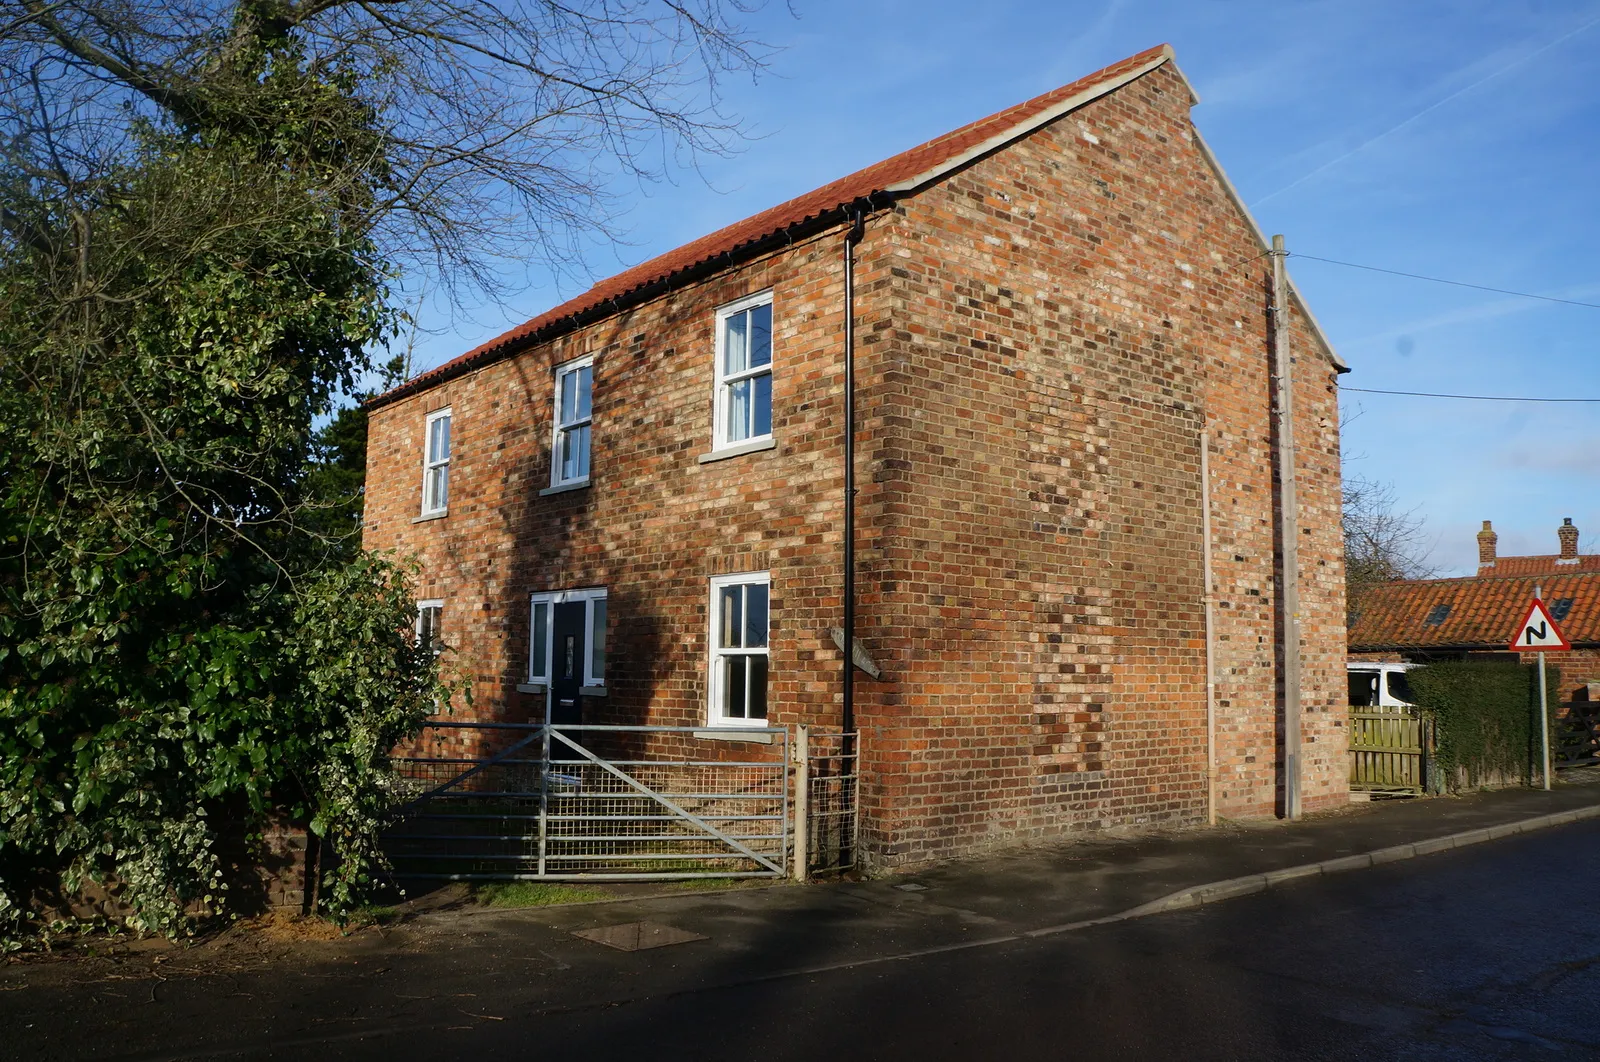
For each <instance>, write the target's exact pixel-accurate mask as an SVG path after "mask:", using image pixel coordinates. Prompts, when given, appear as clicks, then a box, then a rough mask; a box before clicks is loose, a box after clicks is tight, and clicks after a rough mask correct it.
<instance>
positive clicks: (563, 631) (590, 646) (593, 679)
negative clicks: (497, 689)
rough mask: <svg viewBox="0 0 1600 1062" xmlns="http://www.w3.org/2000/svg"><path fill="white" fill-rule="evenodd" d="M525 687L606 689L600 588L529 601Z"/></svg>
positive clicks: (541, 595)
mask: <svg viewBox="0 0 1600 1062" xmlns="http://www.w3.org/2000/svg"><path fill="white" fill-rule="evenodd" d="M528 681H529V682H546V683H553V682H564V683H574V684H576V685H579V686H591V687H592V686H604V685H605V684H606V591H605V588H604V587H590V588H588V589H584V590H558V591H553V592H550V593H538V594H534V595H533V596H532V597H531V598H530V599H529V616H528Z"/></svg>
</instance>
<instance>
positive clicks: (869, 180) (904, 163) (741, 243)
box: [369, 44, 1172, 408]
mask: <svg viewBox="0 0 1600 1062" xmlns="http://www.w3.org/2000/svg"><path fill="white" fill-rule="evenodd" d="M1171 55H1172V50H1171V48H1170V47H1168V46H1167V45H1165V44H1162V45H1158V46H1156V47H1154V48H1150V49H1147V50H1145V51H1142V52H1140V53H1139V54H1138V55H1133V56H1129V57H1128V58H1127V59H1124V60H1122V61H1121V62H1117V63H1113V64H1111V65H1110V66H1108V67H1106V68H1105V69H1103V70H1099V71H1096V72H1095V73H1093V74H1090V75H1089V76H1087V77H1083V78H1079V79H1078V80H1077V81H1074V82H1072V83H1071V84H1069V85H1063V86H1062V87H1060V88H1058V89H1054V90H1052V91H1050V92H1046V93H1045V94H1044V95H1042V96H1036V97H1034V98H1033V99H1031V100H1028V101H1026V102H1024V103H1019V104H1016V105H1015V106H1013V107H1008V108H1006V109H1005V110H1003V111H999V112H997V113H995V114H991V115H989V116H988V117H987V118H980V119H979V120H978V121H976V122H972V123H971V124H969V125H964V126H962V127H961V128H960V129H956V130H954V131H953V132H949V133H946V134H944V135H943V136H940V137H936V138H934V139H933V140H930V141H928V142H927V143H926V144H920V145H918V146H917V147H914V148H911V149H910V150H909V151H902V152H901V153H900V154H898V155H895V156H893V157H891V158H888V159H885V160H884V161H882V162H879V163H876V164H874V165H872V166H868V167H867V168H866V169H863V170H858V171H856V172H855V173H852V174H850V175H849V176H847V177H841V178H840V179H839V180H837V181H833V182H832V183H830V184H825V185H823V186H822V187H821V188H817V189H815V190H814V191H810V192H807V193H806V194H805V195H802V196H797V197H796V198H794V199H791V200H789V201H788V202H786V203H780V204H778V205H777V206H775V207H772V208H771V209H770V210H764V211H762V212H761V213H759V214H756V215H754V216H753V217H748V218H745V219H744V220H743V221H738V222H735V223H734V224H732V225H729V226H727V227H725V228H722V229H718V230H717V231H716V232H713V233H711V234H710V235H707V236H702V237H700V238H699V239H698V240H694V241H692V242H690V243H686V244H684V245H683V246H682V247H679V248H677V249H676V250H672V251H668V252H667V253H666V254H663V255H659V256H657V257H655V258H652V259H650V260H649V261H647V262H643V263H641V264H639V265H636V266H634V267H633V268H632V269H627V270H624V271H623V272H621V273H618V274H617V275H616V276H613V277H611V278H609V279H607V280H602V281H601V282H600V283H598V284H596V285H595V286H594V287H592V288H590V289H589V290H588V291H586V292H585V293H583V294H582V295H579V296H578V297H577V298H575V299H570V300H568V301H567V302H564V303H562V304H561V305H559V306H556V307H554V308H553V309H550V310H547V311H545V312H544V313H542V314H540V315H539V316H537V317H535V318H533V319H532V320H531V321H528V322H526V323H525V324H520V325H518V326H517V327H516V328H513V329H511V330H510V331H508V332H506V333H504V334H503V335H500V336H496V337H495V338H494V339H491V340H489V342H487V343H484V344H482V345H481V346H478V347H476V348H474V349H472V350H469V351H467V352H466V353H465V354H462V355H461V356H460V357H457V358H454V359H452V360H451V361H448V362H445V363H444V364H443V365H440V366H439V367H438V368H436V369H431V370H429V371H428V372H425V373H422V374H421V375H419V376H417V377H415V378H413V379H411V380H408V381H407V382H406V383H403V384H401V385H400V386H399V387H396V388H394V389H393V390H391V391H388V392H386V393H385V394H382V395H379V396H378V397H377V398H374V399H372V400H371V402H370V403H369V406H370V407H373V408H376V407H378V406H381V405H384V404H386V403H388V402H391V401H393V400H395V399H397V398H401V397H403V396H404V395H408V394H413V393H415V392H417V391H421V390H425V389H426V388H428V387H432V386H434V385H436V384H439V383H443V382H444V381H445V380H447V379H450V378H451V377H454V376H458V375H460V374H461V373H463V372H465V371H467V370H469V369H472V368H476V367H478V366H479V365H483V364H487V363H489V362H492V361H498V360H499V359H500V358H503V357H506V356H508V355H510V354H511V353H513V352H514V351H515V350H517V349H520V348H522V347H524V346H526V345H528V344H530V343H531V342H534V341H536V340H542V339H548V338H551V337H552V336H554V335H556V334H559V333H560V332H562V331H565V330H567V329H569V328H571V327H573V326H574V325H575V323H576V319H577V318H578V317H579V316H580V315H583V314H586V313H588V312H591V311H594V310H597V309H600V308H602V307H604V306H606V305H607V304H619V303H620V302H621V300H623V299H624V298H626V297H628V296H629V295H631V294H634V293H637V292H639V291H640V290H642V289H645V288H649V287H651V286H653V285H657V284H660V283H662V282H664V281H668V280H670V279H671V278H673V277H676V276H678V275H680V274H683V273H684V272H686V271H688V270H690V269H692V268H694V267H696V266H699V265H702V264H704V263H706V262H708V261H710V260H712V259H715V258H718V257H721V256H722V255H727V254H732V253H735V252H737V251H739V250H740V249H741V248H745V247H748V246H750V245H751V244H754V243H757V242H759V241H761V240H763V239H765V238H767V237H770V236H774V235H776V234H778V233H780V232H783V231H785V230H786V229H791V228H794V227H795V226H798V225H803V224H805V223H807V222H811V221H815V220H817V219H819V218H822V217H825V216H827V215H829V214H832V213H835V212H838V211H842V210H843V209H844V208H847V207H849V206H850V205H851V204H853V203H858V202H860V201H861V200H863V199H867V198H870V197H873V196H876V195H881V194H883V193H885V192H887V191H890V190H892V189H893V190H905V189H896V187H895V186H897V185H903V184H904V183H905V182H907V181H911V180H914V179H916V178H918V177H921V176H924V175H927V174H929V172H930V171H932V170H935V169H937V168H938V167H939V166H941V165H943V164H949V163H952V162H955V161H959V160H960V159H961V157H962V156H963V155H965V154H967V153H968V152H971V151H973V150H974V149H978V148H981V147H982V146H983V145H984V144H985V143H986V142H988V141H991V140H994V139H995V138H996V137H1001V136H1003V135H1004V134H1006V133H1007V131H1009V130H1017V131H1018V135H1020V134H1021V133H1022V132H1025V131H1026V130H1027V127H1028V124H1029V121H1030V120H1031V119H1035V118H1037V117H1038V116H1040V115H1042V114H1044V113H1045V112H1048V111H1049V110H1050V109H1051V108H1052V107H1056V106H1058V105H1060V104H1062V103H1065V102H1066V101H1069V100H1071V99H1072V98H1073V97H1074V96H1078V95H1080V94H1083V93H1085V92H1090V91H1092V90H1093V89H1095V88H1096V87H1098V86H1102V85H1110V83H1113V82H1117V81H1118V80H1119V79H1121V78H1124V77H1126V76H1129V75H1131V74H1132V73H1133V72H1135V71H1138V70H1139V68H1140V67H1145V66H1148V67H1150V68H1151V69H1154V67H1155V66H1159V65H1160V64H1161V63H1163V62H1165V61H1166V60H1167V59H1169V58H1170V57H1171ZM1112 87H1114V86H1112ZM1108 90H1109V89H1108ZM994 146H998V145H994Z"/></svg>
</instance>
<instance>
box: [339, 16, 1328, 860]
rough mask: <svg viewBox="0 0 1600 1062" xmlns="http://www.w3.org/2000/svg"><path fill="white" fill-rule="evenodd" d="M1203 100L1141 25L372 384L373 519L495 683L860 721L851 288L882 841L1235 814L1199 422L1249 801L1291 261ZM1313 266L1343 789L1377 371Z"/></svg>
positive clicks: (1260, 704) (1323, 658) (1261, 767)
mask: <svg viewBox="0 0 1600 1062" xmlns="http://www.w3.org/2000/svg"><path fill="white" fill-rule="evenodd" d="M1195 101H1196V99H1195V96H1194V93H1193V90H1192V89H1191V87H1190V86H1189V84H1188V82H1187V80H1186V79H1185V78H1184V76H1183V74H1182V73H1181V72H1180V71H1179V70H1178V68H1177V65H1176V63H1175V62H1174V61H1173V58H1172V52H1171V50H1170V49H1169V48H1166V47H1161V48H1156V49H1152V50H1150V51H1147V52H1144V53H1141V54H1139V55H1136V56H1133V57H1131V58H1129V59H1127V60H1124V61H1122V62H1119V63H1117V64H1115V65H1113V66H1110V67H1107V68H1106V69H1104V70H1101V71H1099V72H1097V73H1095V74H1093V75H1090V76H1089V77H1086V78H1083V79H1081V80H1079V81H1076V82H1073V83H1072V84H1069V85H1066V86H1064V87H1062V88H1060V89H1057V90H1055V91H1053V92H1049V93H1046V94H1045V95H1043V96H1040V97H1038V98H1037V99H1033V100H1029V101H1027V102H1025V103H1021V104H1018V105H1017V106H1014V107H1011V108H1009V109H1007V110H1005V111H1002V112H1000V113H998V114H995V115H992V116H990V117H988V118H984V119H982V120H980V121H977V122H974V123H972V124H970V125H967V126H964V127H962V128H960V129H958V130H956V131H955V132H952V133H950V134H947V135H945V136H942V137H939V138H938V139H936V140H933V141H931V142H929V143H927V144H923V145H921V146H919V147H916V148H913V149H911V150H909V151H906V152H903V153H901V154H898V155H895V156H893V157H892V158H889V159H887V160H885V161H883V162H880V163H878V164H876V165H874V166H870V167H868V168H867V169H864V170H861V171H860V172H858V173H854V174H851V175H850V176H848V177H845V178H842V179H841V180H838V181H835V182H833V183H832V184H829V185H826V186H824V187H822V188H819V189H817V190H815V191H813V192H810V193H807V194H806V195H803V196H800V197H799V198H797V199H794V200H791V201H789V202H787V203H783V204H781V205H779V206H777V207H774V208H772V209H771V210H768V211H766V212H764V213H762V214H758V215H756V216H754V217H752V218H749V219H747V220H745V221H741V222H739V223H737V224H734V225H731V226H729V227H727V228H725V229H722V230H720V231H718V232H714V233H712V234H710V235H708V236H706V237H704V238H702V239H700V240H697V241H695V242H693V243H690V244H688V245H686V246H684V247H681V248H678V249H677V250H674V251H671V252H669V253H667V254H665V255H662V256H661V257H659V258H656V259H653V260H651V261H648V262H645V263H644V264H642V265H640V266H637V267H635V268H633V269H630V270H628V271H626V272H624V273H622V274H620V275H618V276H616V277H613V278H611V279H609V280H606V281H603V282H601V283H600V284H598V285H596V286H595V287H594V288H593V289H592V290H590V291H589V292H587V293H586V294H584V295H581V296H579V297H578V298H576V299H573V300H571V301H570V302H567V303H565V304H563V305H561V306H557V307H556V308H554V309H552V310H550V311H549V312H547V313H544V314H542V315H540V316H538V317H536V318H534V319H533V320H531V321H529V322H527V323H526V324H524V325H522V326H520V327H518V328H515V329H513V330H511V331H510V332H508V333H506V334H505V335H503V336H500V337H499V338H497V339H495V340H492V341H491V342H489V343H486V344H484V345H483V346H481V347H479V348H477V349H475V350H472V351H469V352H468V353H466V354H464V355H462V356H461V357H459V358H456V359H455V360H453V361H451V362H449V363H447V364H445V365H443V366H441V367H439V368H437V369H434V370H432V371H430V372H427V373H424V374H422V375H421V376H419V377H417V378H416V379H414V380H412V381H410V382H408V383H406V384H404V385H402V386H401V387H399V388H397V389H395V390H393V391H391V392H389V393H388V394H385V395H383V396H380V397H379V398H377V399H375V400H373V402H372V403H371V420H370V443H369V457H368V462H369V464H368V478H367V500H366V520H367V523H366V529H365V536H366V545H367V546H368V547H370V548H377V549H393V550H398V551H400V552H402V553H406V554H414V555H416V556H418V557H419V558H420V559H421V562H422V571H423V575H422V586H421V595H422V597H423V599H424V600H423V602H422V607H423V617H424V618H423V620H422V622H423V623H424V624H426V625H427V626H428V627H430V629H436V630H438V631H439V632H440V636H441V640H442V642H443V644H445V645H447V646H448V647H449V650H450V652H449V659H450V660H451V661H453V662H454V665H455V666H457V667H460V668H462V669H464V670H466V671H467V672H468V673H469V674H470V675H471V677H472V681H473V683H474V688H475V706H474V709H473V711H474V712H475V713H476V714H477V715H480V716H483V717H486V718H493V719H498V720H506V721H529V720H532V721H542V720H544V719H545V718H547V712H548V713H550V716H549V717H550V718H553V719H554V720H555V721H557V722H560V721H563V720H571V719H575V718H579V717H581V718H582V719H584V720H585V721H588V722H614V723H645V722H648V723H652V724H665V725H684V726H697V727H699V726H703V727H706V728H707V729H708V730H713V731H716V732H718V733H719V734H721V735H725V736H726V737H727V738H728V739H729V741H730V742H733V741H737V740H738V739H739V738H740V737H741V736H742V735H741V733H740V728H741V727H747V726H748V725H749V724H751V723H753V722H764V721H769V722H771V723H774V724H781V725H787V724H792V723H801V722H810V723H815V724H821V725H826V726H832V727H837V726H838V725H839V723H840V718H841V712H842V710H843V709H842V701H843V695H842V692H841V687H842V684H843V683H842V677H841V671H842V659H841V652H840V648H839V646H840V645H842V642H836V641H835V640H834V637H833V636H832V633H831V629H832V630H836V629H837V628H839V627H840V625H841V614H842V598H843V585H844V584H843V578H844V577H843V567H842V560H841V553H842V540H843V532H842V527H843V517H844V486H843V476H844V452H845V451H844V438H843V435H844V432H843V423H844V419H843V418H844V397H845V394H844V392H845V387H844V384H845V369H844V365H845V357H844V353H843V352H844V350H845V347H846V327H847V314H846V306H847V294H849V295H852V296H853V302H852V303H851V305H852V306H853V315H851V316H850V319H849V322H848V323H850V324H853V326H854V334H855V337H856V338H855V342H854V348H853V349H854V350H855V358H854V361H855V377H854V378H855V387H854V391H853V398H854V401H855V403H856V412H855V420H854V423H855V436H854V444H855V464H854V471H855V483H856V485H857V489H858V493H857V495H856V497H855V527H856V534H855V546H856V550H857V555H856V597H855V600H856V619H855V635H856V638H857V639H858V644H859V645H860V646H861V648H862V650H863V655H864V656H865V657H868V658H870V659H871V660H872V661H875V662H876V664H877V665H879V666H881V669H882V670H881V674H879V675H878V676H877V677H875V678H874V677H869V676H867V675H866V674H865V673H862V672H858V673H857V677H856V680H855V683H854V686H855V690H854V698H853V712H854V720H855V722H856V724H857V725H858V726H859V728H860V730H861V732H862V735H863V749H864V753H863V755H864V757H865V760H864V763H863V779H864V780H863V789H862V794H861V799H862V842H863V843H862V847H863V850H864V852H865V854H866V855H867V856H868V858H869V859H870V860H872V861H874V862H876V863H877V864H879V865H893V864H904V863H910V862H916V861H919V860H925V859H930V858H937V857H943V856H948V855H952V854H956V853H958V852H971V851H976V850H980V849H983V848H985V847H989V846H993V845H997V844H1005V843H1012V842H1016V841H1020V840H1027V839H1034V838H1040V837H1048V836H1055V835H1059V834H1062V833H1065V832H1070V831H1073V830H1083V829H1095V828H1102V827H1107V826H1113V825H1137V824H1155V823H1184V822H1191V821H1196V820H1203V819H1204V817H1205V815H1206V813H1207V802H1208V785H1209V784H1210V781H1209V780H1208V774H1207V772H1208V752H1207V669H1206V647H1207V629H1206V614H1207V601H1206V587H1205V585H1204V582H1205V580H1204V577H1203V571H1204V565H1205V563H1206V559H1207V557H1206V553H1207V543H1206V541H1205V539H1204V536H1203V527H1204V526H1205V520H1204V515H1205V514H1204V513H1203V511H1202V508H1203V506H1202V499H1203V498H1204V497H1206V496H1207V489H1206V487H1207V484H1205V483H1203V482H1202V475H1201V471H1202V453H1201V439H1202V433H1208V435H1209V438H1210V444H1209V468H1210V476H1209V497H1210V512H1209V516H1210V528H1211V541H1210V543H1209V553H1210V557H1209V559H1210V562H1211V564H1212V568H1213V582H1212V600H1211V602H1210V605H1211V611H1212V612H1213V614H1214V620H1213V622H1212V625H1211V631H1210V634H1211V639H1210V644H1211V645H1212V647H1213V653H1214V669H1213V670H1214V675H1215V687H1214V694H1213V697H1214V702H1213V703H1214V705H1215V746H1214V747H1215V763H1216V777H1215V782H1214V784H1215V800H1216V806H1217V809H1218V811H1219V812H1220V813H1221V814H1223V815H1225V816H1234V817H1248V816H1265V815H1271V814H1273V813H1274V812H1275V810H1276V808H1277V806H1278V802H1279V800H1280V797H1281V789H1282V778H1281V758H1282V749H1281V747H1280V743H1279V741H1278V737H1277V735H1278V728H1279V725H1280V716H1279V711H1280V709H1279V698H1280V689H1279V687H1280V683H1281V674H1282V667H1281V662H1280V657H1281V639H1280V636H1279V627H1280V623H1281V622H1282V617H1281V615H1280V606H1279V600H1278V594H1277V590H1276V587H1277V586H1278V585H1279V577H1278V574H1277V572H1278V567H1279V564H1278V561H1277V559H1276V554H1275V548H1276V547H1275V535H1276V534H1277V530H1276V528H1277V518H1276V513H1275V501H1274V499H1275V486H1274V484H1275V475H1274V462H1275V455H1276V453H1277V452H1278V451H1277V448H1276V447H1277V441H1276V433H1275V429H1274V427H1273V423H1274V421H1273V416H1272V398H1271V394H1272V387H1273V378H1272V376H1271V374H1270V372H1269V365H1270V357H1271V349H1270V341H1269V324H1268V305H1269V302H1270V297H1271V290H1272V289H1271V285H1270V284H1269V282H1268V278H1269V275H1270V259H1269V258H1268V257H1267V256H1266V246H1267V245H1266V243H1265V242H1264V238H1263V236H1262V234H1261V232H1260V231H1259V229H1258V228H1257V227H1256V226H1255V224H1254V222H1253V221H1252V220H1251V218H1250V216H1249V215H1248V213H1247V212H1246V210H1245V209H1244V207H1243V205H1242V203H1241V202H1240V200H1239V198H1238V196H1237V194H1236V193H1235V192H1234V190H1233V188H1232V186H1231V185H1230V184H1229V183H1228V181H1227V178H1226V177H1225V176H1224V175H1223V173H1222V171H1221V169H1220V168H1219V167H1218V165H1217V163H1216V160H1215V159H1214V158H1213V157H1212V155H1211V153H1210V151H1209V149H1208V148H1207V147H1206V145H1205V144H1204V142H1203V141H1202V140H1201V138H1200V136H1199V133H1198V131H1197V130H1196V129H1195V127H1194V125H1193V124H1192V122H1191V119H1190V108H1191V106H1192V105H1193V103H1194V102H1195ZM858 217H859V228H858V227H857V225H858ZM847 243H850V244H851V245H852V246H853V253H854V257H853V259H852V261H853V263H854V274H853V278H851V279H850V280H849V285H850V291H849V292H847V290H846V286H847V277H846V268H845V247H846V244H847ZM1289 302H1290V305H1289V306H1288V309H1287V313H1288V319H1289V322H1290V326H1289V327H1290V346H1289V349H1290V350H1291V351H1292V352H1293V353H1294V354H1295V355H1296V358H1295V360H1294V362H1293V371H1292V373H1291V377H1292V387H1293V395H1294V398H1293V401H1294V408H1295V417H1296V418H1297V424H1298V427H1297V429H1296V435H1297V439H1298V450H1297V454H1298V457H1297V461H1296V466H1295V467H1296V469H1297V476H1298V499H1299V504H1298V506H1297V509H1298V512H1299V519H1300V524H1301V527H1302V533H1301V536H1300V539H1299V541H1300V551H1299V552H1300V558H1301V566H1300V579H1299V582H1298V586H1299V591H1300V602H1301V609H1300V611H1301V616H1302V637H1303V655H1302V659H1303V673H1302V683H1301V688H1302V691H1303V692H1302V701H1303V704H1304V746H1303V749H1304V752H1303V762H1304V768H1303V778H1304V782H1303V793H1304V798H1303V799H1304V806H1305V807H1306V808H1307V809H1314V808H1317V807H1321V806H1328V805H1332V804H1337V803H1342V802H1344V801H1345V800H1346V799H1347V792H1346V773H1347V765H1346V762H1345V759H1346V756H1345V746H1346V741H1345V732H1344V730H1343V717H1344V711H1345V705H1344V698H1345V679H1344V657H1345V629H1344V586H1343V568H1342V553H1341V539H1340V533H1339V523H1340V521H1339V504H1340V490H1339V437H1338V413H1337V394H1336V387H1335V380H1336V375H1337V374H1338V373H1339V372H1341V371H1344V366H1343V365H1342V364H1341V363H1340V362H1339V360H1338V359H1337V357H1336V355H1335V354H1334V352H1333V350H1332V348H1331V347H1330V346H1329V345H1328V343H1327V341H1326V339H1325V338H1324V337H1323V335H1322V333H1321V332H1320V330H1319V328H1318V326H1317V324H1316V322H1315V320H1314V319H1313V318H1312V317H1311V315H1310V313H1309V312H1308V311H1307V309H1306V308H1305V306H1304V304H1303V303H1302V302H1301V301H1300V299H1299V296H1298V294H1297V293H1296V294H1294V295H1293V297H1292V298H1291V299H1290V300H1289ZM736 616H737V617H740V619H739V620H736V621H735V622H733V623H732V624H731V625H730V624H729V623H728V622H727V621H728V620H731V619H734V617H736ZM713 621H716V622H715V623H714V622H713ZM558 627H559V629H560V631H561V632H562V636H561V638H560V639H556V638H555V637H553V634H552V632H553V631H554V630H555V629H557V628H558ZM729 631H731V632H732V633H731V634H730V633H727V632H729ZM568 639H573V640H572V641H568ZM530 644H531V645H532V649H531V650H530ZM556 645H561V646H576V647H577V653H578V658H579V666H578V667H577V673H581V674H580V677H567V678H565V679H564V680H563V681H565V682H566V683H567V685H566V686H565V687H564V692H565V693H566V694H567V695H566V696H561V697H557V696H555V694H554V693H553V692H552V688H551V685H550V683H551V681H552V674H553V672H560V673H562V674H563V675H567V676H571V675H572V674H574V672H569V671H567V670H566V667H567V664H566V661H565V660H564V659H562V656H563V654H562V653H558V652H555V651H553V647H554V646H556ZM573 695H575V696H573ZM569 700H570V701H573V702H574V703H573V704H572V705H571V706H566V705H563V704H561V703H558V702H564V701H569ZM730 747H733V748H737V746H730Z"/></svg>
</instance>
